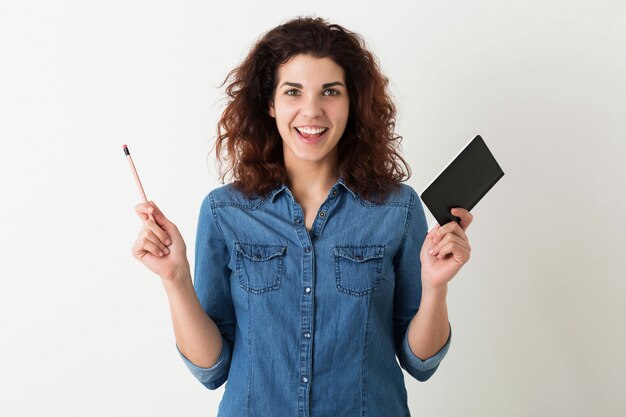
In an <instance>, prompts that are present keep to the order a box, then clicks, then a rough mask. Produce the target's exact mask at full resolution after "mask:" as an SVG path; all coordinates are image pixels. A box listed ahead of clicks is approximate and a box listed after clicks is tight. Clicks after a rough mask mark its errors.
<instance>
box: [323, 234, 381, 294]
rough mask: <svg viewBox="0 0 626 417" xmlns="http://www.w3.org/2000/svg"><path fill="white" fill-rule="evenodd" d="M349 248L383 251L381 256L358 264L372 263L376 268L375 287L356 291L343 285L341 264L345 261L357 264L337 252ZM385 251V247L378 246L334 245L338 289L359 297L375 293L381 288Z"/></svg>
mask: <svg viewBox="0 0 626 417" xmlns="http://www.w3.org/2000/svg"><path fill="white" fill-rule="evenodd" d="M341 247H347V248H364V247H377V248H380V249H381V252H382V254H381V256H378V257H371V258H368V259H367V260H366V261H363V262H358V263H359V264H364V263H366V262H368V264H369V263H372V264H373V265H374V268H375V273H376V279H375V281H374V284H373V286H371V287H369V288H367V289H365V290H361V291H359V290H356V289H353V288H348V287H346V286H345V285H344V284H343V283H342V279H341V276H342V274H341V267H340V262H341V260H342V259H343V260H344V262H355V261H354V260H353V259H351V258H346V257H344V256H341V255H338V254H337V252H336V251H335V249H336V248H341ZM384 251H385V245H376V244H355V245H333V257H334V258H335V285H336V287H337V289H338V290H339V291H341V292H344V293H347V294H350V295H354V296H357V297H361V296H365V295H368V294H371V293H373V292H374V291H376V290H377V289H378V288H379V287H380V282H381V280H382V279H383V276H382V270H383V261H384Z"/></svg>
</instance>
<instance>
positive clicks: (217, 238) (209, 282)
mask: <svg viewBox="0 0 626 417" xmlns="http://www.w3.org/2000/svg"><path fill="white" fill-rule="evenodd" d="M195 250H196V253H195V267H194V282H193V285H194V290H195V292H196V295H197V296H198V301H199V302H200V305H201V306H202V309H203V310H204V311H205V312H206V314H207V315H208V316H209V317H210V318H211V320H213V322H214V323H215V324H216V325H217V327H218V328H219V330H220V333H221V335H222V351H221V352H220V356H219V358H218V360H217V362H216V363H215V365H213V366H212V367H210V368H201V367H199V366H197V365H195V364H194V363H192V362H191V361H190V360H189V359H188V358H187V357H185V355H183V354H182V352H181V351H180V349H179V348H178V345H176V349H177V350H178V352H179V354H180V356H181V358H182V359H183V362H184V363H185V365H187V368H188V369H189V370H190V371H191V373H192V375H193V376H194V377H196V378H197V379H198V381H200V382H201V383H202V384H203V385H204V386H205V387H207V388H208V389H216V388H218V387H219V386H221V385H222V384H224V383H225V382H226V380H227V379H228V373H229V370H230V362H231V354H232V350H233V344H234V338H235V328H236V316H235V310H234V306H233V300H232V295H231V293H230V274H231V271H230V269H229V268H228V262H229V259H230V255H229V252H228V247H227V245H226V242H225V240H224V238H223V236H222V234H221V232H220V230H219V225H218V223H217V215H216V213H215V211H214V209H213V207H212V200H211V194H210V193H209V195H208V196H206V197H205V199H204V200H203V202H202V205H201V207H200V215H199V219H198V228H197V233H196V244H195Z"/></svg>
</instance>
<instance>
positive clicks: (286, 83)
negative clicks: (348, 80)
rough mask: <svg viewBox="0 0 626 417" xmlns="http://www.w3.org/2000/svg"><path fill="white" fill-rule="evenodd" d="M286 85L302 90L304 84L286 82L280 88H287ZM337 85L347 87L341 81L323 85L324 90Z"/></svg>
mask: <svg viewBox="0 0 626 417" xmlns="http://www.w3.org/2000/svg"><path fill="white" fill-rule="evenodd" d="M285 85H288V86H290V87H296V88H302V84H299V83H292V82H289V81H285V82H284V83H282V84H281V85H280V87H283V86H285ZM335 85H342V86H344V87H345V85H344V84H343V83H342V82H340V81H334V82H332V83H326V84H322V88H328V87H333V86H335Z"/></svg>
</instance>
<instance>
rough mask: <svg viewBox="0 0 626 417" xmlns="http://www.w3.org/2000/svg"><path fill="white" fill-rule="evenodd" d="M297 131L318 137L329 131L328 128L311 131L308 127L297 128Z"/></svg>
mask: <svg viewBox="0 0 626 417" xmlns="http://www.w3.org/2000/svg"><path fill="white" fill-rule="evenodd" d="M296 129H298V131H299V132H301V133H306V134H307V135H318V134H320V133H322V132H325V131H326V130H327V128H325V127H322V128H318V129H311V128H308V127H296Z"/></svg>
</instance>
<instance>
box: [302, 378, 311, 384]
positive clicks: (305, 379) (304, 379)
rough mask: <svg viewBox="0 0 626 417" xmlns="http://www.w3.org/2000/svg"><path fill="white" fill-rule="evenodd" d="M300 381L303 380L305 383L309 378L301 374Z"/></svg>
mask: <svg viewBox="0 0 626 417" xmlns="http://www.w3.org/2000/svg"><path fill="white" fill-rule="evenodd" d="M302 382H304V383H305V384H306V383H307V382H309V378H307V377H306V376H303V377H302Z"/></svg>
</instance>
